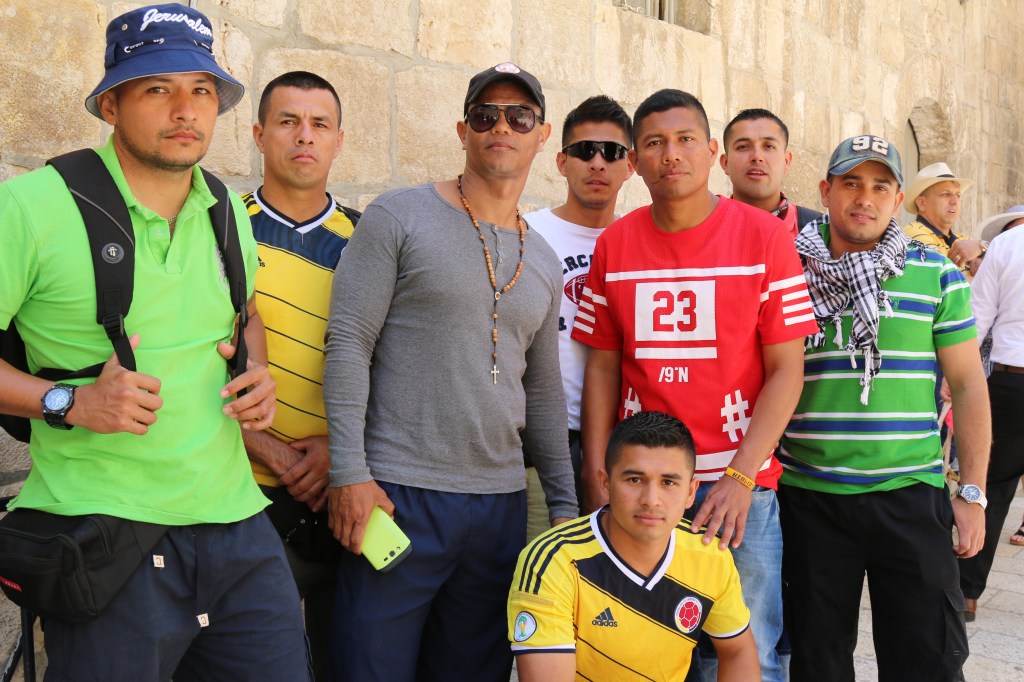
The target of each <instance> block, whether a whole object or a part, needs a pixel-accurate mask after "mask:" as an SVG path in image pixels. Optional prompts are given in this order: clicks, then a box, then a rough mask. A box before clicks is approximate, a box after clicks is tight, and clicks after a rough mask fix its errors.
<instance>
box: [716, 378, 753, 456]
mask: <svg viewBox="0 0 1024 682" xmlns="http://www.w3.org/2000/svg"><path fill="white" fill-rule="evenodd" d="M734 395H735V398H734V397H733V396H734ZM749 408H750V404H749V403H748V402H747V401H746V400H744V399H743V396H742V395H740V392H739V390H736V392H735V393H727V394H726V395H725V405H724V407H722V412H721V414H722V419H724V420H725V423H724V424H722V431H723V432H724V433H728V434H729V440H731V441H732V442H733V443H738V442H739V441H740V435H741V434H744V433H746V432H747V427H748V426H750V415H749V414H747V410H748V409H749Z"/></svg>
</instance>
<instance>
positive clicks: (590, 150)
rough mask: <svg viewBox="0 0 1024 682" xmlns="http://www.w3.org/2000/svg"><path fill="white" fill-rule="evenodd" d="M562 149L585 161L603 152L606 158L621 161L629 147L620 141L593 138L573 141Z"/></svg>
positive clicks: (608, 160) (610, 160)
mask: <svg viewBox="0 0 1024 682" xmlns="http://www.w3.org/2000/svg"><path fill="white" fill-rule="evenodd" d="M562 151H563V152H565V153H566V154H568V155H569V156H574V157H576V158H577V159H582V160H583V161H590V160H591V159H592V158H594V155H595V154H597V153H598V152H601V156H603V157H604V160H605V161H607V162H609V163H611V162H612V161H621V160H622V159H624V158H626V155H627V154H628V152H629V149H628V148H626V147H623V146H622V145H621V144H619V143H618V142H594V141H593V140H580V141H579V142H573V143H572V144H570V145H567V146H565V147H562Z"/></svg>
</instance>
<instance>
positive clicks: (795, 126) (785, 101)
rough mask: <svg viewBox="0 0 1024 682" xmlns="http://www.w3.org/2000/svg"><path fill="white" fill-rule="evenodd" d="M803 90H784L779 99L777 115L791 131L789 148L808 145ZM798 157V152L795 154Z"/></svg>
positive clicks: (804, 94)
mask: <svg viewBox="0 0 1024 682" xmlns="http://www.w3.org/2000/svg"><path fill="white" fill-rule="evenodd" d="M805 97H806V93H805V92H804V91H803V90H792V89H789V88H784V89H783V91H782V93H781V96H780V98H779V104H778V106H777V107H776V109H775V114H776V115H777V116H778V117H779V118H781V119H782V121H783V122H784V123H785V124H786V127H787V128H788V129H789V146H790V147H794V146H796V147H803V146H804V145H805V144H806V139H807V136H806V128H807V123H806V120H805V117H804V98H805ZM793 155H794V156H796V152H794V153H793Z"/></svg>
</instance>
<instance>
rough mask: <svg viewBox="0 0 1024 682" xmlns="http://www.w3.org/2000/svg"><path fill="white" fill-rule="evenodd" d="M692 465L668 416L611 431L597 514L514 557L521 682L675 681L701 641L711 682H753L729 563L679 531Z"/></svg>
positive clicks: (641, 418) (743, 612) (511, 605)
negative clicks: (710, 658) (706, 641)
mask: <svg viewBox="0 0 1024 682" xmlns="http://www.w3.org/2000/svg"><path fill="white" fill-rule="evenodd" d="M694 465H695V454H694V445H693V437H692V436H691V435H690V432H689V430H688V429H687V428H686V426H684V425H683V423H682V422H680V421H679V420H678V419H676V418H675V417H672V416H669V415H667V414H664V413H662V412H639V413H637V414H635V415H633V416H632V417H629V418H628V419H626V420H624V421H623V422H621V423H620V424H619V425H618V426H616V427H615V429H614V430H613V431H612V434H611V438H610V440H609V442H608V449H607V451H606V454H605V466H604V471H603V472H601V485H602V487H603V488H604V489H605V491H606V494H607V495H608V504H607V505H606V506H605V507H603V508H601V509H599V510H598V511H596V512H594V513H593V514H591V515H590V516H586V517H583V518H581V519H577V520H576V521H573V522H571V523H567V524H565V525H562V526H558V527H556V528H553V529H552V530H550V531H548V532H547V533H544V534H543V535H541V536H540V537H538V538H537V539H536V540H534V541H533V542H532V543H530V544H529V545H528V546H527V547H526V549H524V550H523V552H522V554H520V555H519V563H518V565H517V567H516V574H515V578H514V579H513V582H512V588H511V590H510V592H509V600H508V627H509V635H508V636H509V640H510V641H511V642H512V651H513V653H514V654H515V655H516V667H517V670H518V673H519V679H520V680H521V681H522V682H537V681H541V680H542V681H543V682H559V681H562V680H566V681H568V680H574V679H584V680H668V679H674V680H675V679H682V678H683V677H684V676H685V674H686V671H687V670H688V669H689V666H690V655H691V652H692V650H693V647H694V645H695V644H696V642H697V637H698V635H700V633H701V631H703V632H706V633H707V634H708V635H710V636H711V637H712V641H713V642H714V644H715V649H716V651H717V653H718V658H719V676H718V679H719V680H736V681H738V680H752V679H758V678H759V677H760V672H759V670H760V668H759V665H758V661H757V646H756V644H755V643H754V637H753V634H752V633H751V631H750V627H749V623H750V612H749V611H748V610H747V607H746V606H745V605H744V603H743V597H742V594H741V591H740V579H739V574H738V573H737V572H736V567H735V565H734V564H733V560H732V555H731V554H730V553H729V552H721V551H719V550H718V548H717V547H716V546H714V545H705V544H703V543H702V542H701V539H700V536H699V535H693V534H691V533H690V532H689V528H688V527H687V526H686V524H685V523H684V522H681V521H680V519H681V518H682V515H683V511H684V510H685V509H686V508H687V507H688V506H690V505H691V504H692V503H693V499H694V495H695V493H696V491H697V481H695V480H694V479H693V469H694Z"/></svg>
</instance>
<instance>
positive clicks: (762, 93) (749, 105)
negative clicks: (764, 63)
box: [705, 71, 771, 121]
mask: <svg viewBox="0 0 1024 682" xmlns="http://www.w3.org/2000/svg"><path fill="white" fill-rule="evenodd" d="M770 107H771V103H770V102H769V98H768V86H767V85H766V83H765V81H764V78H763V77H761V76H760V75H758V74H752V73H748V72H746V71H733V72H732V74H731V75H730V78H729V111H728V112H711V111H709V112H708V116H712V115H715V114H717V116H716V117H717V118H721V117H722V116H724V117H725V119H724V120H725V121H728V120H729V119H730V118H731V117H732V116H733V115H735V114H736V113H737V112H739V111H740V110H741V109H755V108H770ZM705 108H706V107H705Z"/></svg>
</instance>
